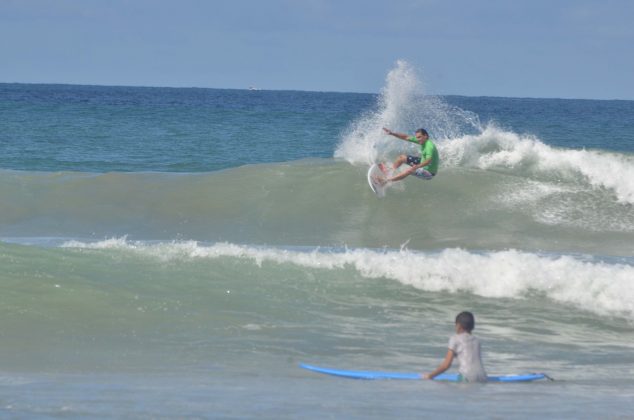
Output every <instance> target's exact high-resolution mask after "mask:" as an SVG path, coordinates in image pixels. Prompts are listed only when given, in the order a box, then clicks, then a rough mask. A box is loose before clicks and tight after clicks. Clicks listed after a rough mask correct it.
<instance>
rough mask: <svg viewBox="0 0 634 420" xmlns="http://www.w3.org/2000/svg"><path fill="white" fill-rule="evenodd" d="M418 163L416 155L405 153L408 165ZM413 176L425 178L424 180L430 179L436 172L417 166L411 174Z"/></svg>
mask: <svg viewBox="0 0 634 420" xmlns="http://www.w3.org/2000/svg"><path fill="white" fill-rule="evenodd" d="M419 163H420V158H419V157H417V156H411V155H407V164H408V165H409V166H414V165H418V164H419ZM413 175H414V176H417V177H419V178H422V179H426V180H428V181H429V180H430V179H432V178H433V177H434V176H435V175H436V174H432V173H431V172H429V171H428V170H427V169H426V168H418V169H416V171H415V172H414V174H413Z"/></svg>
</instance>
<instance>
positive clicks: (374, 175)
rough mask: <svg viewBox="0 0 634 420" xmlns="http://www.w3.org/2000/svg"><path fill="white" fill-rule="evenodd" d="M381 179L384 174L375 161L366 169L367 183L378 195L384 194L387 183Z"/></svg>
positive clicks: (383, 177)
mask: <svg viewBox="0 0 634 420" xmlns="http://www.w3.org/2000/svg"><path fill="white" fill-rule="evenodd" d="M383 181H385V174H384V173H383V172H382V171H381V169H379V165H377V164H376V163H374V164H372V166H370V169H368V184H369V185H370V188H371V189H372V191H374V193H375V194H376V195H377V196H378V197H384V196H385V188H386V186H387V185H386V184H385V183H384V182H383Z"/></svg>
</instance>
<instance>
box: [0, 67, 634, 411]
mask: <svg viewBox="0 0 634 420" xmlns="http://www.w3.org/2000/svg"><path fill="white" fill-rule="evenodd" d="M382 127H389V128H391V129H393V130H395V131H400V132H406V133H413V132H414V130H415V129H417V128H419V127H424V128H427V129H428V131H429V132H430V134H431V136H432V138H433V140H434V142H435V143H436V145H437V147H438V150H439V153H440V157H441V165H440V169H439V172H438V175H437V176H436V177H435V178H434V179H433V180H432V181H423V180H419V179H415V178H406V179H405V180H404V181H401V182H398V183H395V184H392V185H391V186H390V187H389V188H388V189H387V191H386V195H385V197H383V198H380V197H377V196H376V195H375V194H374V193H373V192H372V191H371V190H370V188H369V187H368V184H367V180H366V171H367V169H368V167H369V166H370V164H371V163H373V162H379V161H391V160H393V159H395V158H396V157H397V156H398V155H399V154H401V153H409V154H415V153H417V148H416V147H415V146H414V145H411V144H409V143H406V142H402V141H399V140H396V139H394V138H393V137H388V136H386V135H384V134H383V132H382V130H381V128H382ZM0 285H1V286H2V290H3V293H2V294H1V295H0V319H1V321H0V337H1V338H2V346H0V417H3V418H58V417H64V418H275V419H279V418H315V419H317V418H319V419H321V418H345V419H348V418H363V419H367V418H376V419H383V418H390V417H391V418H421V417H423V418H424V417H430V418H431V417H434V418H437V417H449V418H464V417H469V418H529V417H530V418H533V417H535V416H541V417H547V418H630V417H634V405H633V404H632V396H633V395H634V379H633V377H634V375H633V374H634V101H597V100H566V99H533V98H497V97H461V96H448V97H441V96H431V95H427V94H426V91H425V88H424V86H423V85H422V83H421V82H420V80H419V79H418V77H417V76H416V74H415V72H414V71H412V69H411V68H409V66H407V65H406V64H404V63H399V65H397V67H396V68H394V69H393V70H392V71H391V72H390V73H389V74H388V75H387V78H386V82H385V86H384V87H383V89H382V91H381V92H380V93H378V94H358V93H329V92H296V91H266V90H257V91H250V90H223V89H197V88H191V89H181V88H178V89H176V88H153V87H104V86H73V85H27V84H0ZM463 310H470V311H472V312H473V313H474V314H475V316H476V329H475V330H474V334H475V335H476V336H478V337H479V338H480V340H481V342H482V347H483V359H484V364H485V367H486V369H487V371H488V372H489V373H491V374H513V373H526V372H546V373H547V374H548V375H550V376H551V377H553V378H555V381H553V382H551V381H541V382H535V383H531V384H484V385H482V384H446V383H438V382H433V381H422V380H421V381H355V380H346V379H341V378H334V377H327V376H320V375H318V374H315V373H311V372H308V371H305V370H302V369H300V368H299V367H298V364H299V363H300V362H306V363H310V364H315V365H321V366H326V367H332V368H339V369H355V370H390V371H403V372H421V373H423V372H429V371H431V370H433V369H434V368H435V367H436V366H437V365H438V364H439V363H440V361H441V360H442V358H443V356H444V355H445V353H446V349H447V342H448V339H449V337H450V336H451V334H453V329H454V326H453V320H454V318H455V315H456V314H457V313H458V312H461V311H463ZM455 370H456V367H455V366H454V367H453V368H452V371H455Z"/></svg>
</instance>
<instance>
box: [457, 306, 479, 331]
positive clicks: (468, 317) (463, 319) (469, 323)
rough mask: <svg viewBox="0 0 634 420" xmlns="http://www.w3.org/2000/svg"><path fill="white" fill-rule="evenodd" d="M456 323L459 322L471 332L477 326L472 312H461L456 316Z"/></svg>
mask: <svg viewBox="0 0 634 420" xmlns="http://www.w3.org/2000/svg"><path fill="white" fill-rule="evenodd" d="M456 324H459V325H460V326H461V327H462V328H464V330H465V331H467V332H471V331H473V329H474V328H475V317H474V316H473V314H472V313H471V312H467V311H464V312H460V313H459V314H458V316H457V317H456Z"/></svg>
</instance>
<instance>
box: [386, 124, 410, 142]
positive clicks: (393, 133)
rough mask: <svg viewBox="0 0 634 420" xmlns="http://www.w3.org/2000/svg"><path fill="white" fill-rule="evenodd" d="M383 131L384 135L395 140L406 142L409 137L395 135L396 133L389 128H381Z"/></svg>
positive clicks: (403, 134)
mask: <svg viewBox="0 0 634 420" xmlns="http://www.w3.org/2000/svg"><path fill="white" fill-rule="evenodd" d="M383 131H385V134H388V135H390V136H394V137H396V138H397V139H401V140H406V141H407V139H409V137H410V136H408V135H407V134H405V133H396V132H394V131H392V130H390V129H389V128H385V127H383Z"/></svg>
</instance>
